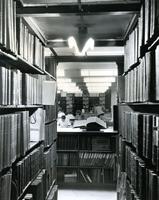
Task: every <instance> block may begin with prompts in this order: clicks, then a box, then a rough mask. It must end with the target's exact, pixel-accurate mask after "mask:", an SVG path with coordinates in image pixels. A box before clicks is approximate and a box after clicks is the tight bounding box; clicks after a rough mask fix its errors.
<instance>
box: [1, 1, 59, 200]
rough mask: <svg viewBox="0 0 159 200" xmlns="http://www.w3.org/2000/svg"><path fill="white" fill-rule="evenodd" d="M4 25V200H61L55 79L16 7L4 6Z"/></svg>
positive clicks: (6, 3) (40, 44) (4, 3)
mask: <svg viewBox="0 0 159 200" xmlns="http://www.w3.org/2000/svg"><path fill="white" fill-rule="evenodd" d="M0 19H1V20H0V30H1V31H0V63H1V66H0V76H1V78H0V85H1V86H0V112H1V114H0V138H1V141H0V149H1V150H0V152H1V153H0V199H3V200H9V199H12V200H21V199H30V200H32V199H34V200H36V199H37V200H44V199H57V185H56V135H57V133H56V104H54V105H45V104H44V103H43V102H44V99H43V86H44V84H45V83H46V82H49V83H52V82H55V81H56V77H55V74H56V73H55V74H50V72H49V71H45V57H44V48H45V47H44V46H45V44H44V42H43V41H41V39H40V38H39V37H38V35H37V34H36V32H34V31H33V29H32V28H31V27H30V26H29V24H28V23H27V21H26V20H25V19H24V18H21V17H20V18H18V17H16V1H13V0H5V1H1V2H0ZM47 65H48V64H47ZM54 67H55V70H56V65H55V66H54ZM54 93H55V94H56V91H54Z"/></svg>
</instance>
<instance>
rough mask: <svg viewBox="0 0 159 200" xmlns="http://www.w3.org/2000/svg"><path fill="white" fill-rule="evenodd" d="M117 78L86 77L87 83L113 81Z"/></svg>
mask: <svg viewBox="0 0 159 200" xmlns="http://www.w3.org/2000/svg"><path fill="white" fill-rule="evenodd" d="M115 80H116V79H115V77H84V82H85V83H94V82H96V83H112V82H115Z"/></svg>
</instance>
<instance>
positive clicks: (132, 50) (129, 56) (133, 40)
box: [124, 26, 139, 71]
mask: <svg viewBox="0 0 159 200" xmlns="http://www.w3.org/2000/svg"><path fill="white" fill-rule="evenodd" d="M124 48H125V49H124V52H125V57H124V71H127V70H128V69H129V67H130V66H132V65H133V64H134V63H137V61H138V57H139V53H138V51H139V31H138V26H136V28H135V29H134V30H133V31H132V33H131V34H130V35H129V38H128V40H127V41H126V45H125V47H124Z"/></svg>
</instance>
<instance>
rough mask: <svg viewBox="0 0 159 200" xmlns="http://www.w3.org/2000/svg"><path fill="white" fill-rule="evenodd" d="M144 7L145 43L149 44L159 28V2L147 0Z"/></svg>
mask: <svg viewBox="0 0 159 200" xmlns="http://www.w3.org/2000/svg"><path fill="white" fill-rule="evenodd" d="M143 9H144V12H143V18H144V21H143V23H144V25H143V26H144V27H145V34H144V43H145V44H147V43H148V41H149V40H150V39H151V38H152V37H153V36H154V35H156V34H157V33H158V30H159V17H158V16H159V3H158V1H156V0H148V1H145V4H144V6H143Z"/></svg>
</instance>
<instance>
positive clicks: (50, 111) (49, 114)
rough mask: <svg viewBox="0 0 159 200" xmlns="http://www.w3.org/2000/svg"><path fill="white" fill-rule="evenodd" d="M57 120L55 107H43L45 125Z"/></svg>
mask: <svg viewBox="0 0 159 200" xmlns="http://www.w3.org/2000/svg"><path fill="white" fill-rule="evenodd" d="M56 118H57V114H56V106H55V105H54V106H53V105H47V106H45V123H49V122H51V121H53V120H55V119H56Z"/></svg>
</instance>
